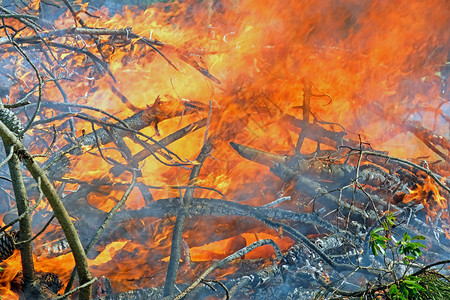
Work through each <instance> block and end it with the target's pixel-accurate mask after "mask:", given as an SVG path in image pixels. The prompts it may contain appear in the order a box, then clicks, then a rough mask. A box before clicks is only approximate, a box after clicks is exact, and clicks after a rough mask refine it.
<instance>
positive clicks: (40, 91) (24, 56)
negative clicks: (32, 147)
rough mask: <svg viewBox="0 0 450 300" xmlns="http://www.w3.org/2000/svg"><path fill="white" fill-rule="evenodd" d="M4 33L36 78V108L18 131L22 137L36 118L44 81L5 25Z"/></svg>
mask: <svg viewBox="0 0 450 300" xmlns="http://www.w3.org/2000/svg"><path fill="white" fill-rule="evenodd" d="M2 23H3V26H5V20H2ZM5 34H6V36H7V37H8V39H9V40H10V42H11V44H13V46H14V48H16V50H17V51H18V52H19V53H20V55H22V56H23V58H25V59H26V60H27V61H28V63H29V64H30V65H31V67H32V68H33V70H34V72H35V73H36V78H37V79H38V83H39V85H38V101H37V105H36V110H35V112H34V114H33V116H32V117H31V119H30V121H29V122H28V124H27V125H26V126H25V128H24V129H23V130H22V131H21V132H20V133H19V138H22V137H23V135H24V134H25V132H27V130H28V129H30V128H31V126H33V122H34V119H35V118H36V116H37V114H38V112H39V109H40V107H41V101H42V87H43V85H44V82H43V81H42V77H41V74H39V71H38V69H37V67H36V66H35V65H34V63H33V62H32V61H31V59H30V58H29V57H28V55H27V54H26V53H25V52H24V51H23V50H22V49H21V48H20V46H19V45H18V44H17V43H16V42H15V41H14V40H13V39H12V38H11V36H10V35H9V32H8V30H7V29H6V27H5Z"/></svg>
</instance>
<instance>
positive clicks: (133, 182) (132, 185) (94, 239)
mask: <svg viewBox="0 0 450 300" xmlns="http://www.w3.org/2000/svg"><path fill="white" fill-rule="evenodd" d="M136 182H137V172H136V171H133V179H132V180H131V183H130V185H129V186H128V188H127V190H126V191H125V193H124V194H123V196H122V198H121V199H120V201H119V202H117V203H116V205H114V207H113V208H112V209H111V210H110V211H109V213H108V215H107V216H106V218H105V220H104V221H103V223H102V224H101V225H100V226H99V228H98V229H97V231H96V232H95V234H94V236H93V237H92V238H91V240H90V241H89V244H88V245H87V246H86V247H85V248H84V251H85V252H86V254H87V253H88V252H89V251H90V250H91V249H92V247H93V246H94V245H95V243H96V242H97V241H98V239H99V238H100V235H101V234H102V233H103V231H104V230H105V229H106V226H108V224H109V222H111V220H112V218H113V217H114V215H115V214H116V212H117V211H118V210H119V209H120V208H121V207H122V206H123V205H124V204H125V202H126V201H127V199H128V196H130V194H131V191H132V190H133V189H134V188H135V186H136ZM76 275H77V269H73V271H72V275H71V276H70V280H69V283H67V286H66V289H65V291H64V292H66V293H68V290H70V288H71V287H72V284H73V282H74V280H75V276H76Z"/></svg>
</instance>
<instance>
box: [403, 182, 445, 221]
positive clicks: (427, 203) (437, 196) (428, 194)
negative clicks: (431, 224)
mask: <svg viewBox="0 0 450 300" xmlns="http://www.w3.org/2000/svg"><path fill="white" fill-rule="evenodd" d="M411 201H414V202H415V203H421V204H423V206H424V207H425V208H426V210H427V212H428V215H429V216H430V217H431V218H432V219H434V218H435V217H436V215H437V214H438V213H440V212H441V211H443V210H445V209H446V208H447V201H448V199H446V198H445V197H443V196H442V195H441V193H440V192H439V189H438V188H437V186H436V183H435V182H434V181H433V179H432V178H431V177H430V176H426V177H425V179H424V183H423V185H418V186H416V188H415V189H413V190H411V192H410V193H409V194H407V195H406V196H405V197H404V198H403V202H404V203H409V202H411ZM446 214H447V218H448V212H447V213H446Z"/></svg>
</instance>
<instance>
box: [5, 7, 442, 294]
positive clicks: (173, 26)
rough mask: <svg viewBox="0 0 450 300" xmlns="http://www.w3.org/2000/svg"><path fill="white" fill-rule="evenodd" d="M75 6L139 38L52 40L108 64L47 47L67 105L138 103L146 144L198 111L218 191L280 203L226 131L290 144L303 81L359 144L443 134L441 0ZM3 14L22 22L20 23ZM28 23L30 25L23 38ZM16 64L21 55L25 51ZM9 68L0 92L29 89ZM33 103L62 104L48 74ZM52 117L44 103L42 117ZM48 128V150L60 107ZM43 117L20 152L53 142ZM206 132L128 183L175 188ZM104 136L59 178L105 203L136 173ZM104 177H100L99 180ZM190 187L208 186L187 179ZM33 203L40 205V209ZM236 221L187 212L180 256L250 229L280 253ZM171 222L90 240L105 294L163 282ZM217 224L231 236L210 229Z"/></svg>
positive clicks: (397, 151) (246, 140) (230, 246)
mask: <svg viewBox="0 0 450 300" xmlns="http://www.w3.org/2000/svg"><path fill="white" fill-rule="evenodd" d="M82 2H83V1H77V2H76V4H77V5H78V6H77V7H78V9H79V10H78V11H77V16H76V18H82V19H83V20H84V21H85V23H86V24H87V26H89V27H96V28H109V29H117V28H131V30H132V31H133V32H134V33H135V34H138V35H140V36H141V38H128V39H125V38H123V37H120V38H119V37H116V36H101V37H99V42H100V44H101V46H100V47H97V46H96V45H95V44H94V43H93V41H92V40H89V39H86V40H83V39H81V38H78V37H72V36H70V37H69V36H61V37H58V38H56V39H55V40H53V41H52V42H58V43H60V44H64V45H66V46H80V45H83V47H84V49H85V50H86V51H89V52H91V53H93V54H94V55H96V56H97V57H102V58H104V60H105V61H106V62H108V68H107V69H106V68H102V67H101V66H99V65H100V63H97V64H96V63H94V62H93V61H92V59H91V58H90V57H89V56H88V55H84V54H73V53H59V52H57V53H56V54H55V55H56V56H57V57H56V58H57V60H58V61H61V62H63V64H60V65H56V66H53V67H52V72H53V73H55V74H57V75H61V77H62V78H64V79H66V80H64V81H63V80H61V84H62V85H63V87H64V90H65V91H66V92H67V94H68V95H67V98H68V99H69V102H70V103H73V104H79V105H89V106H92V107H95V108H98V109H100V110H104V111H106V112H108V113H110V114H112V115H114V116H115V117H117V118H120V119H122V120H123V119H125V118H127V117H130V116H132V115H133V114H134V113H136V112H137V111H142V110H144V111H145V112H148V113H149V114H150V115H148V114H144V115H145V116H144V117H143V119H146V118H147V120H150V119H151V120H152V124H151V125H152V126H148V127H146V128H144V129H143V130H141V132H142V133H143V134H145V135H147V136H150V137H152V138H154V139H156V140H160V139H161V138H163V137H165V136H167V135H168V134H171V133H173V132H175V131H177V130H178V129H180V128H182V127H184V126H186V125H188V124H191V123H193V122H195V121H198V120H200V119H202V118H208V120H209V122H210V123H209V125H208V129H207V130H208V132H209V135H210V136H213V137H214V138H215V139H214V150H213V152H212V153H211V157H210V158H208V159H207V160H206V162H205V163H204V165H203V168H202V172H201V175H200V177H199V178H198V179H197V181H196V182H195V184H197V185H198V186H202V187H213V188H215V189H218V190H220V192H221V193H223V194H225V196H226V199H228V200H230V201H240V202H243V203H245V204H248V205H254V206H260V205H264V204H266V203H269V202H271V201H273V200H274V199H276V197H277V193H278V192H279V191H280V190H281V189H282V188H283V183H281V182H280V181H279V180H278V179H277V178H276V177H275V176H274V175H272V174H270V173H268V172H267V167H265V166H260V165H257V164H248V163H247V162H245V161H243V160H242V159H241V158H240V157H238V156H237V155H236V154H235V153H234V152H233V150H232V149H231V148H230V146H229V143H228V142H230V141H232V142H236V143H242V144H245V145H249V146H252V147H255V148H258V149H262V150H265V151H269V152H272V153H278V154H283V155H284V154H292V149H294V148H295V144H296V141H297V138H298V134H299V132H300V130H299V129H298V128H297V127H295V126H294V125H293V124H286V123H283V122H281V120H282V119H283V117H284V116H286V115H292V116H300V115H301V114H302V109H301V105H302V101H303V96H302V95H303V93H304V90H305V89H307V88H308V87H309V88H310V92H311V112H312V114H311V116H309V118H310V119H309V120H308V121H309V122H310V123H313V122H314V123H321V124H325V125H326V126H328V127H329V128H332V129H333V128H334V129H336V128H338V126H337V125H335V124H341V125H342V126H343V127H345V129H346V132H347V133H348V135H349V136H350V137H353V138H355V140H357V134H361V136H362V137H363V140H365V141H370V142H371V144H372V145H376V147H377V148H379V149H387V150H389V152H390V154H391V155H393V156H399V157H405V158H409V157H411V156H414V157H419V156H428V157H430V158H432V159H437V158H439V157H438V155H436V153H434V152H432V151H431V150H430V149H429V148H428V147H426V146H424V145H423V143H421V141H420V139H419V138H418V137H417V136H414V135H412V134H410V133H409V132H408V131H406V130H405V122H406V121H408V120H412V121H420V124H421V125H422V126H424V127H427V128H432V129H433V131H434V132H436V133H437V134H441V135H443V136H444V135H445V134H446V133H448V132H447V131H448V126H447V127H446V125H448V124H447V123H446V119H445V117H446V116H447V118H448V103H445V101H446V99H445V98H444V97H445V96H444V94H443V93H442V87H443V86H444V85H443V78H442V77H441V76H439V75H438V74H437V70H438V69H439V68H440V67H441V66H443V65H445V63H446V60H447V59H448V58H447V53H446V52H447V50H448V49H445V48H444V47H441V46H442V45H447V43H448V41H449V40H450V32H449V31H448V28H447V27H448V25H447V24H448V22H447V19H448V11H447V10H446V9H445V8H446V7H447V5H448V3H447V2H446V1H445V0H434V1H406V0H393V1H355V0H344V1H339V2H333V1H313V0H312V1H294V0H289V1H268V0H258V1H256V0H241V1H237V0H223V1H215V2H217V5H210V6H208V7H206V6H205V3H204V2H207V1H170V3H169V4H166V3H160V4H158V5H155V6H153V7H150V8H148V9H146V10H142V11H140V10H138V9H137V8H136V7H125V8H124V9H123V11H121V12H120V14H119V13H117V14H115V13H114V12H110V11H109V10H108V9H107V8H102V9H101V10H100V11H98V12H96V13H95V14H96V15H98V16H99V18H91V17H89V16H88V15H86V14H84V13H85V12H86V11H89V6H88V3H87V2H85V3H82ZM215 2H214V3H215ZM40 5H43V4H41V3H40V1H33V3H32V4H31V9H32V10H33V11H36V10H37V8H39V6H40ZM7 22H10V24H11V26H16V27H20V26H19V22H17V21H15V20H7ZM77 26H78V27H79V25H77V24H76V23H75V20H74V17H73V16H72V15H71V14H70V12H66V13H65V14H64V15H62V16H61V17H60V18H59V19H58V20H56V21H55V27H56V28H69V27H77ZM34 34H35V33H34V32H33V31H31V30H29V29H26V30H24V31H23V32H21V33H19V34H18V37H26V36H32V35H34ZM142 38H148V39H151V40H153V41H155V42H157V41H161V43H166V44H164V45H162V46H161V47H160V48H158V49H160V50H161V52H162V53H163V54H164V55H165V56H166V58H167V60H168V61H170V63H168V61H167V60H166V59H164V58H162V57H161V56H159V55H158V54H157V53H156V52H155V51H153V50H152V49H151V48H149V47H148V46H147V45H145V44H143V43H141V42H142ZM3 56H4V57H6V55H5V54H3ZM40 59H41V60H42V61H43V63H44V64H48V61H47V62H46V61H45V60H44V59H43V58H40ZM19 64H20V65H26V62H25V61H24V60H23V59H21V60H20V61H19ZM68 70H70V71H68ZM205 70H206V71H205ZM207 71H208V72H207ZM205 74H207V75H208V74H209V75H210V76H205ZM47 75H48V74H47ZM15 76H16V77H17V78H19V79H20V81H21V84H20V88H19V84H18V85H17V86H15V87H16V88H12V89H11V94H10V95H9V97H10V98H11V99H20V98H21V93H22V90H23V89H24V87H27V89H29V88H30V87H32V86H33V82H34V80H35V78H34V73H33V72H32V71H30V69H28V67H26V68H25V67H24V68H18V69H17V71H16V74H15ZM48 77H50V75H48ZM47 79H48V78H47ZM218 82H221V84H220V85H219V84H218ZM44 101H45V102H50V103H51V102H61V93H60V91H59V90H58V87H57V86H56V84H55V82H54V81H52V80H48V81H47V82H46V84H45V89H44ZM192 107H194V108H192ZM151 109H153V110H151ZM189 109H191V110H190V111H189ZM155 111H156V112H155ZM58 113H59V112H55V111H54V110H53V109H50V108H47V107H45V108H44V109H43V117H54V116H55V115H57V114H58ZM77 114H78V116H80V115H82V114H87V115H90V116H92V117H94V118H98V119H101V118H103V117H105V114H103V113H102V112H99V111H95V112H93V111H91V110H89V109H87V108H82V109H78V110H77ZM152 118H153V119H152ZM74 120H75V121H74V124H75V128H76V134H77V136H81V135H82V132H92V130H93V129H92V128H93V127H94V128H95V130H97V131H99V130H101V126H100V125H92V124H91V122H89V121H86V120H81V119H80V118H77V116H75V117H74ZM447 121H448V119H447ZM108 122H113V120H111V119H109V121H108ZM327 122H332V123H333V124H330V123H327ZM54 124H55V127H56V128H57V132H58V134H59V136H58V138H57V141H56V143H55V148H63V147H64V146H65V145H66V144H67V139H69V137H65V138H64V137H62V136H63V134H64V133H67V126H66V125H67V124H66V119H64V120H57V121H55V123H54ZM325 125H324V126H325ZM45 128H47V125H46V124H43V125H39V126H37V127H35V128H34V129H33V130H32V133H31V135H32V136H35V137H36V138H37V140H36V141H34V142H32V143H31V146H30V149H32V150H33V152H35V153H41V152H42V151H44V150H45V149H46V145H44V144H45V143H44V144H39V143H42V140H45V141H47V142H46V143H47V144H49V142H48V140H51V135H52V133H51V132H50V130H48V131H46V130H47V129H45ZM205 131H206V130H205V129H202V130H198V131H196V132H193V133H191V134H190V135H189V136H188V137H187V138H183V139H180V140H178V141H176V142H174V143H173V144H171V145H170V146H169V149H170V150H171V151H172V152H174V153H177V154H178V156H179V158H173V157H170V159H166V158H167V156H168V155H166V156H165V155H163V154H161V152H158V153H157V154H158V155H159V156H160V157H162V159H163V161H164V162H168V163H173V162H174V161H176V162H178V163H180V164H181V165H183V166H184V168H183V166H181V167H173V166H170V165H167V164H161V163H160V162H159V161H158V159H157V158H155V157H149V158H147V159H146V160H145V163H142V162H141V163H139V168H140V172H141V173H142V176H141V177H140V178H139V182H140V183H142V184H145V185H148V186H157V187H163V188H162V189H154V190H151V194H152V196H153V198H154V199H163V198H167V197H179V196H180V194H183V193H184V190H183V189H181V190H179V189H171V188H168V187H170V186H184V185H186V184H187V183H188V181H189V174H190V169H189V168H190V167H191V166H192V165H193V164H196V163H197V162H196V161H195V157H196V155H197V154H198V151H199V149H200V148H201V147H202V145H203V143H204V141H205ZM39 140H40V141H39ZM124 142H125V144H126V147H128V148H129V150H130V151H131V153H132V154H136V153H137V152H139V151H141V150H142V149H144V148H143V146H142V145H141V144H138V143H136V142H135V141H133V140H132V139H130V138H125V139H124ZM321 147H322V148H321V149H324V148H327V146H321ZM328 147H329V148H332V147H331V146H328ZM101 148H102V149H101V151H102V152H101V153H100V150H99V149H98V147H96V146H88V147H83V151H84V153H85V154H84V155H72V154H71V155H69V159H70V166H69V167H68V169H70V171H69V172H68V173H67V174H65V175H64V179H65V180H67V181H69V183H68V184H67V186H66V190H67V191H70V190H72V191H73V190H77V189H78V188H79V187H80V186H81V185H82V184H88V183H91V184H92V185H93V186H95V187H96V189H95V191H91V192H90V193H89V194H88V195H87V196H86V198H87V202H88V203H89V204H90V205H91V206H92V207H94V208H96V209H98V210H101V211H105V212H107V211H109V210H110V209H111V208H112V207H113V206H114V205H115V204H116V203H117V202H118V201H119V200H120V198H121V197H122V195H123V193H124V191H125V189H126V188H127V185H128V184H129V182H130V178H131V177H130V175H129V173H127V172H125V171H123V172H121V173H120V174H118V175H116V174H112V172H111V167H112V166H111V164H110V163H108V162H107V161H105V160H104V159H102V155H103V156H105V157H108V158H111V159H114V161H117V162H119V163H123V164H124V165H125V164H126V163H127V162H126V160H125V158H124V154H123V153H120V152H119V151H117V150H116V149H114V145H113V143H109V144H106V145H102V146H101ZM316 148H317V144H316V142H314V141H312V140H309V139H306V140H305V144H304V145H303V147H302V152H303V153H309V152H313V151H314V150H315V149H316ZM39 160H40V161H42V162H43V161H45V160H46V159H44V158H40V159H39ZM70 180H72V182H71V181H70ZM74 180H77V181H78V182H75V183H74V182H73V181H74ZM104 182H107V184H104V185H101V184H100V183H104ZM195 197H211V198H212V197H218V195H217V193H216V192H215V191H211V190H206V189H203V190H202V189H196V191H195ZM143 198H144V197H143V196H142V195H141V194H140V193H139V192H138V189H137V188H136V189H134V190H133V193H132V196H131V197H130V199H129V200H128V202H127V203H126V205H125V208H124V209H137V208H142V207H144V206H145V201H144V199H143ZM405 201H406V202H410V201H416V202H420V203H422V204H423V205H424V206H425V207H426V208H427V210H428V211H429V214H430V216H431V217H433V218H434V217H435V216H436V214H437V213H439V211H440V210H443V209H445V208H446V207H447V206H446V201H447V200H446V199H445V198H444V197H443V196H442V195H440V193H439V190H438V189H437V187H436V185H435V184H434V183H433V182H432V180H431V179H430V178H429V177H426V178H425V180H424V184H423V185H422V186H418V187H417V188H416V189H414V190H413V191H411V193H410V194H409V195H407V196H406V197H405ZM42 205H43V206H42V209H44V208H45V209H48V207H44V204H42ZM40 208H41V207H40ZM237 220H238V219H233V220H231V218H214V220H213V219H211V218H207V217H205V218H202V219H194V220H191V221H189V222H192V224H188V225H186V226H187V231H186V232H185V233H184V235H183V238H184V239H185V240H186V244H187V245H188V247H189V248H190V255H191V260H192V261H193V262H196V263H201V262H205V261H211V260H217V259H221V258H223V257H226V256H227V255H229V254H231V253H233V252H234V251H236V250H238V249H240V248H242V247H245V246H246V245H249V244H251V243H252V242H254V241H256V240H259V239H266V238H270V239H273V240H274V241H275V242H276V243H277V244H278V245H279V246H280V248H281V249H282V251H286V250H287V249H289V248H290V247H291V246H292V244H293V241H292V240H290V239H289V238H288V237H283V236H282V234H281V233H279V232H277V231H275V230H270V231H268V230H266V229H261V224H255V223H256V221H255V222H250V223H249V224H243V225H242V227H240V225H241V224H240V223H239V221H237ZM173 223H174V220H173V218H169V219H167V220H165V221H155V220H153V219H152V218H144V219H143V220H142V221H141V222H140V223H139V222H137V221H134V220H132V221H130V224H127V225H125V226H123V227H124V228H120V230H118V232H115V233H114V234H115V235H116V236H117V235H118V236H119V237H120V238H117V239H116V240H115V241H114V242H111V243H109V244H108V245H107V246H104V245H101V246H98V248H99V249H97V250H98V251H99V252H100V254H98V255H97V256H96V258H94V259H91V260H90V266H91V267H92V270H93V275H94V276H101V275H105V276H107V277H108V278H110V279H111V280H112V282H113V286H114V288H115V289H116V290H115V291H124V290H127V289H133V288H136V287H148V286H149V285H161V284H162V283H163V280H164V279H163V274H164V272H165V268H166V267H167V264H166V261H167V260H168V257H169V255H170V239H171V236H172V231H171V230H172V229H173ZM230 223H231V224H232V225H234V226H230ZM224 224H225V225H224ZM221 226H223V227H224V228H226V233H224V232H225V230H224V231H223V232H222V231H221V230H220V229H212V228H221ZM121 230H123V231H121ZM140 230H141V231H142V232H140ZM199 230H200V231H201V232H198V231H199ZM211 236H214V240H212V239H211ZM272 256H273V251H272V248H270V247H269V246H266V247H262V248H258V249H256V250H254V251H252V252H250V253H249V254H247V255H246V256H245V258H252V259H253V258H266V259H269V258H271V257H272ZM70 257H71V256H70V255H68V254H64V255H62V256H60V257H58V259H56V258H53V259H48V258H47V259H46V261H45V263H44V261H42V262H40V261H38V262H37V269H39V270H46V271H52V272H55V273H58V275H60V277H61V279H62V280H63V281H64V280H67V279H68V277H69V274H70V271H71V269H72V267H73V262H72V261H71V259H70ZM16 259H17V258H16ZM202 266H203V265H202ZM16 267H17V268H19V267H20V266H19V265H17V266H16ZM56 267H57V270H55V268H56ZM8 269H10V270H12V269H13V268H12V267H8ZM194 269H195V268H194ZM14 270H16V269H14ZM198 272H199V270H197V269H195V270H193V271H192V272H191V274H189V276H190V277H192V278H194V277H195V273H198ZM227 272H230V270H228V271H227ZM13 273H14V272H12V273H9V272H8V273H3V274H2V279H1V280H2V284H3V283H4V284H5V286H6V288H3V289H2V290H1V291H0V292H1V293H2V295H7V294H3V292H5V293H6V291H7V290H8V287H7V284H6V282H8V281H7V280H8V279H11V278H12V277H14V275H13ZM224 273H226V272H224ZM145 274H150V275H145Z"/></svg>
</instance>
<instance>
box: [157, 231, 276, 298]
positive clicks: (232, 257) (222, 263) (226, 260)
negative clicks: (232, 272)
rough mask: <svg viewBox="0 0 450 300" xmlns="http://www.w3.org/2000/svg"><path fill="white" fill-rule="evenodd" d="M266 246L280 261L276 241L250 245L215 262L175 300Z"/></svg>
mask: <svg viewBox="0 0 450 300" xmlns="http://www.w3.org/2000/svg"><path fill="white" fill-rule="evenodd" d="M264 245H271V246H272V247H273V249H274V250H275V255H276V257H277V260H280V259H281V258H282V254H281V250H280V248H279V247H278V245H277V244H276V243H275V242H274V241H272V240H270V239H265V240H259V241H256V242H254V243H253V244H250V245H248V246H247V247H245V248H242V249H241V250H239V251H237V252H235V253H233V254H231V255H228V256H227V257H225V258H224V259H222V260H219V261H217V262H215V263H214V264H212V265H211V266H209V267H208V268H207V269H206V270H205V271H204V272H203V273H202V274H201V275H200V276H199V277H197V279H196V280H195V281H194V282H193V283H192V284H191V285H190V286H188V287H187V288H186V289H185V290H184V291H183V292H182V293H181V294H179V295H178V296H176V297H175V298H173V300H180V299H182V298H183V297H185V296H186V295H188V294H189V293H190V292H191V291H192V290H193V289H195V288H196V287H197V286H198V285H199V284H200V283H201V282H202V280H204V279H205V277H206V276H208V275H209V274H210V273H211V272H212V271H214V270H216V269H218V268H221V267H223V266H225V265H226V264H228V263H230V262H231V261H233V260H235V259H237V258H239V257H241V256H243V255H245V254H247V253H249V252H250V251H252V250H254V249H256V248H258V247H261V246H264ZM166 299H171V298H164V300H166Z"/></svg>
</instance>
